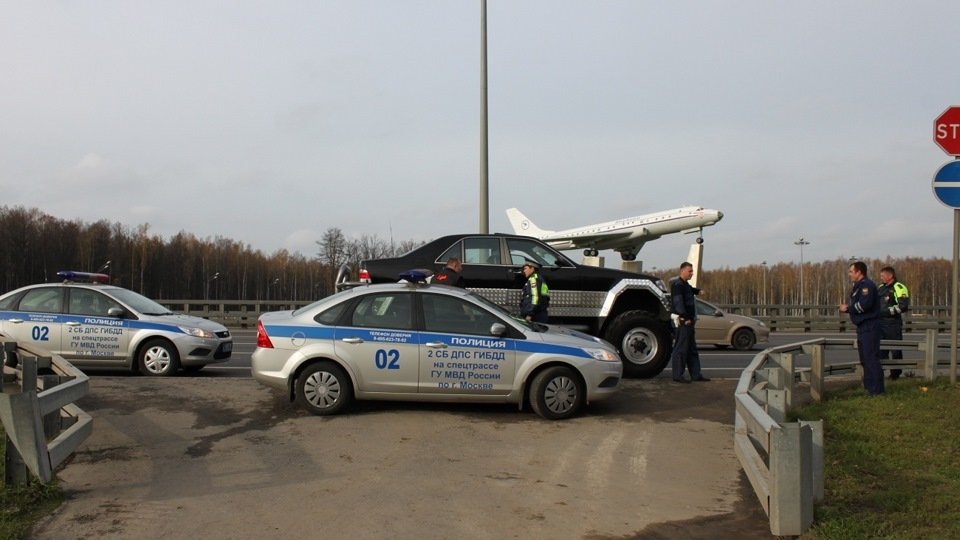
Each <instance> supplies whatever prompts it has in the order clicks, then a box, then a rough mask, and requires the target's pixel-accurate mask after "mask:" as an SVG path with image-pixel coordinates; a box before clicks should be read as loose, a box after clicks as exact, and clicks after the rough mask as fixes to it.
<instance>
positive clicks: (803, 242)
mask: <svg viewBox="0 0 960 540" xmlns="http://www.w3.org/2000/svg"><path fill="white" fill-rule="evenodd" d="M793 245H795V246H800V305H801V306H802V305H803V246H809V245H810V242H807V241H806V240H804V239H803V237H802V236H801V237H800V239H799V240H797V241H796V242H794V243H793Z"/></svg>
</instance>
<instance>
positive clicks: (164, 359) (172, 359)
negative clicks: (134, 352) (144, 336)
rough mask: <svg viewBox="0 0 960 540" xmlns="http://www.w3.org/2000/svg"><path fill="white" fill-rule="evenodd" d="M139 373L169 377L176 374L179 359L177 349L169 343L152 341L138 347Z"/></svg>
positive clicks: (161, 340) (157, 340)
mask: <svg viewBox="0 0 960 540" xmlns="http://www.w3.org/2000/svg"><path fill="white" fill-rule="evenodd" d="M138 363H139V365H140V373H143V374H145V375H154V376H169V375H174V374H175V373H176V372H177V366H178V364H179V363H180V357H179V356H178V354H177V348H176V347H174V346H173V344H171V343H170V342H169V341H166V340H163V339H152V340H150V341H148V342H146V343H144V344H143V346H142V347H140V354H139V356H138Z"/></svg>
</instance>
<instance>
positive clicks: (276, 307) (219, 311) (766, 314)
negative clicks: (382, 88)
mask: <svg viewBox="0 0 960 540" xmlns="http://www.w3.org/2000/svg"><path fill="white" fill-rule="evenodd" d="M158 302H159V303H160V304H162V305H163V306H166V307H167V308H169V309H171V310H173V311H176V312H178V313H185V314H187V315H193V316H196V317H203V318H204V319H210V320H213V321H216V322H219V323H220V324H222V325H224V326H228V327H233V328H253V327H255V326H256V324H257V318H258V317H259V316H260V314H262V313H264V312H267V311H283V310H288V309H289V310H292V309H297V308H300V307H303V306H305V305H307V304H310V303H311V302H310V301H291V300H194V299H184V300H158ZM717 307H719V308H720V309H722V310H724V311H726V312H728V313H736V314H738V315H746V316H748V317H753V318H755V319H759V320H761V321H763V322H764V324H766V325H767V327H768V328H770V331H772V332H804V333H816V332H828V333H834V332H839V333H848V332H849V333H853V332H855V331H856V328H855V327H854V326H853V324H852V323H851V322H850V317H849V316H848V315H847V314H846V313H839V312H838V311H837V308H836V306H782V305H772V304H717ZM903 325H904V326H903V331H904V333H907V334H909V333H917V332H924V331H926V330H929V329H935V330H937V331H939V332H949V330H950V313H949V310H944V309H942V308H937V307H925V306H916V307H915V308H913V309H911V311H910V314H909V315H907V316H906V317H904V319H903Z"/></svg>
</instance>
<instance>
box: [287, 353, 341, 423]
mask: <svg viewBox="0 0 960 540" xmlns="http://www.w3.org/2000/svg"><path fill="white" fill-rule="evenodd" d="M351 401H353V386H351V384H350V379H349V377H347V374H346V373H345V372H344V371H343V369H341V368H340V366H337V365H336V364H333V363H330V362H320V363H317V364H313V365H311V366H309V367H307V368H306V369H305V370H303V373H301V374H300V377H299V378H297V403H299V404H300V405H301V406H303V407H304V408H305V409H307V410H308V411H310V412H311V413H313V414H317V415H320V416H325V415H330V414H337V413H339V412H341V411H343V410H344V409H345V408H346V407H347V406H348V405H349V404H350V402H351Z"/></svg>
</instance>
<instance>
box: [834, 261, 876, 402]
mask: <svg viewBox="0 0 960 540" xmlns="http://www.w3.org/2000/svg"><path fill="white" fill-rule="evenodd" d="M847 275H848V276H850V281H852V282H853V288H852V289H851V290H850V303H848V304H840V312H841V313H849V314H850V320H851V321H852V322H853V324H855V325H856V326H857V353H858V354H859V355H860V365H861V366H863V387H864V388H865V389H866V390H867V393H868V394H870V395H871V396H877V395H880V394H882V393H883V368H882V367H880V309H881V305H880V298H879V297H878V295H877V286H876V285H875V284H874V283H873V281H871V280H870V278H868V277H867V265H866V264H865V263H864V262H863V261H857V262H855V263H853V264H851V265H850V269H849V270H848V272H847Z"/></svg>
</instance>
